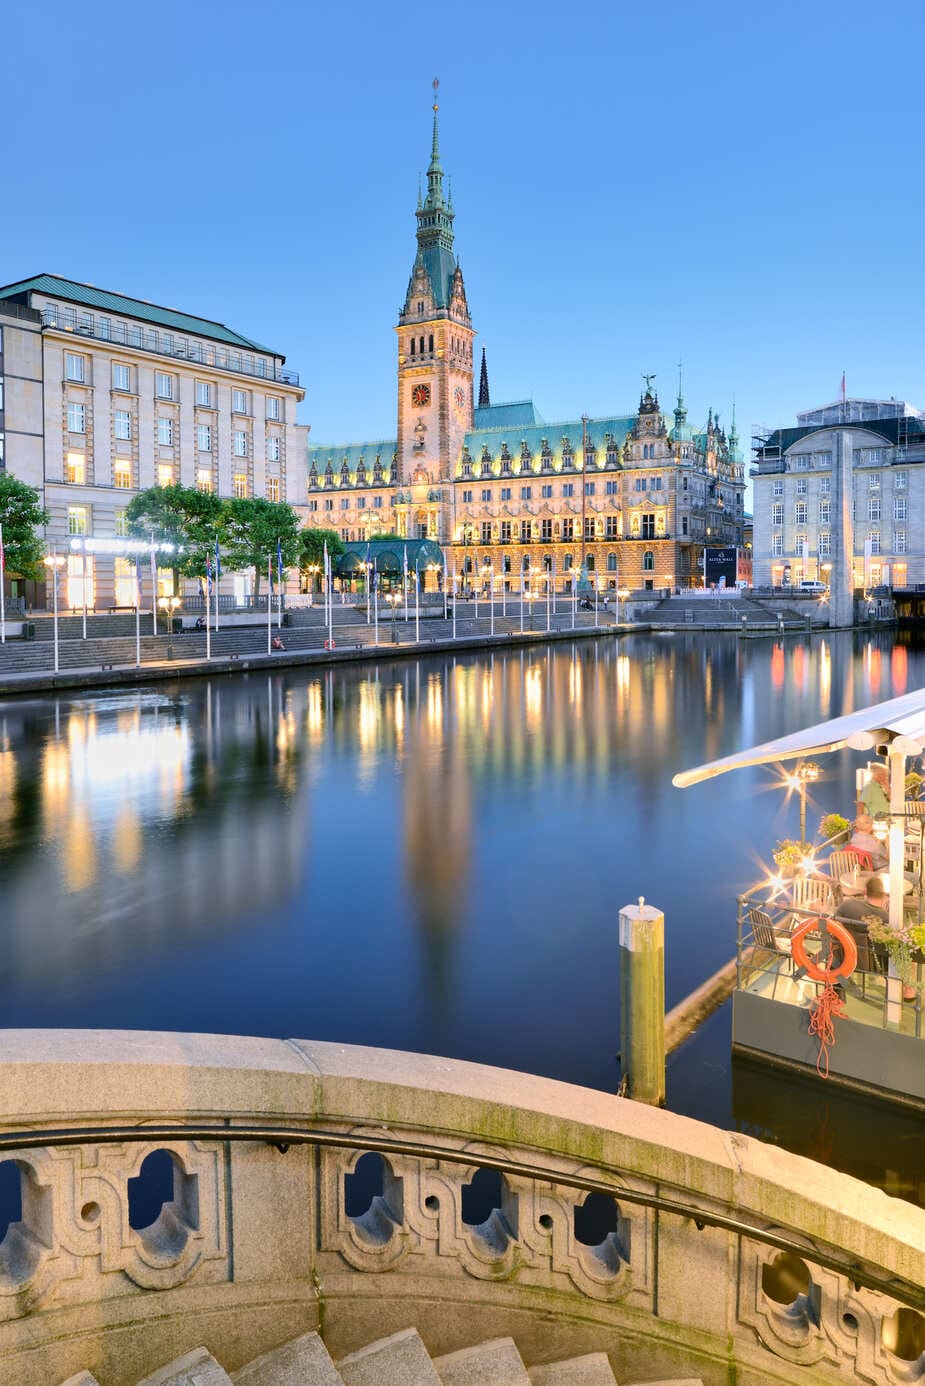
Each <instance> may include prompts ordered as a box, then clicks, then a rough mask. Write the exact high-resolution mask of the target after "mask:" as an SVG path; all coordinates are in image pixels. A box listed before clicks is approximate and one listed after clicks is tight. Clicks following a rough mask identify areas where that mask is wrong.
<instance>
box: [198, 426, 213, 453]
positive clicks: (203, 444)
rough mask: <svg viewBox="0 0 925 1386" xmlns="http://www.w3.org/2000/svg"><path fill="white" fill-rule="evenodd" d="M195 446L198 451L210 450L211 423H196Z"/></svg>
mask: <svg viewBox="0 0 925 1386" xmlns="http://www.w3.org/2000/svg"><path fill="white" fill-rule="evenodd" d="M196 447H197V449H198V450H199V451H200V452H211V451H212V425H211V424H197V425H196Z"/></svg>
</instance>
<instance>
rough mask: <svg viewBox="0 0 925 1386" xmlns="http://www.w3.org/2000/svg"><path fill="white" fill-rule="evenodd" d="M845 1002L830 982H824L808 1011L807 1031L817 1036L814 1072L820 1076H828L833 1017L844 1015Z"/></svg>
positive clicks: (833, 1026) (833, 1037)
mask: <svg viewBox="0 0 925 1386" xmlns="http://www.w3.org/2000/svg"><path fill="white" fill-rule="evenodd" d="M844 1013H845V1003H844V1001H843V1000H842V998H841V997H840V996H839V995H838V993H837V991H836V990H835V988H834V987H833V986H832V983H831V982H826V984H825V986H824V987H823V988H822V994H821V995H820V997H819V1000H818V1001H817V1002H816V1004H815V1006H814V1007H813V1009H812V1010H811V1011H810V1013H809V1033H810V1034H811V1035H818V1037H819V1057H818V1058H817V1059H816V1072H817V1073H818V1074H819V1077H820V1078H828V1076H829V1050H830V1049H831V1048H832V1047H833V1045H834V1044H835V1018H836V1016H840V1015H844Z"/></svg>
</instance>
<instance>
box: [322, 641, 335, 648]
mask: <svg viewBox="0 0 925 1386" xmlns="http://www.w3.org/2000/svg"><path fill="white" fill-rule="evenodd" d="M324 648H325V649H326V650H333V649H334V641H333V640H326V641H325V642H324Z"/></svg>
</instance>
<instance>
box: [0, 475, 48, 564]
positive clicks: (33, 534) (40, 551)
mask: <svg viewBox="0 0 925 1386" xmlns="http://www.w3.org/2000/svg"><path fill="white" fill-rule="evenodd" d="M48 518H49V516H48V511H47V510H43V509H42V506H41V505H40V504H39V493H38V491H36V490H35V489H34V487H32V486H27V485H26V483H25V482H24V481H17V479H16V477H15V476H10V475H9V473H8V472H0V525H2V526H3V553H4V567H5V569H6V571H7V572H8V573H15V574H16V576H17V577H31V578H37V577H39V576H40V573H41V570H42V559H43V557H44V555H45V542H44V540H43V539H42V538H41V536H40V535H39V534H38V533H37V530H39V529H40V528H41V526H42V525H47V524H48Z"/></svg>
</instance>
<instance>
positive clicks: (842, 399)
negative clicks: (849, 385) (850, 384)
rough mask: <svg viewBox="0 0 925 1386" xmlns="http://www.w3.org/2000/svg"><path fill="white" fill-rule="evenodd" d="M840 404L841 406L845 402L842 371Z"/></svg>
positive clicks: (842, 374) (843, 374) (843, 373)
mask: <svg viewBox="0 0 925 1386" xmlns="http://www.w3.org/2000/svg"><path fill="white" fill-rule="evenodd" d="M841 402H842V404H844V402H845V372H844V371H842V373H841Z"/></svg>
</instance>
